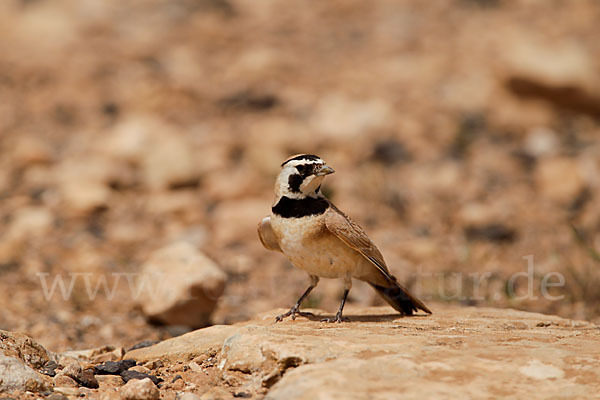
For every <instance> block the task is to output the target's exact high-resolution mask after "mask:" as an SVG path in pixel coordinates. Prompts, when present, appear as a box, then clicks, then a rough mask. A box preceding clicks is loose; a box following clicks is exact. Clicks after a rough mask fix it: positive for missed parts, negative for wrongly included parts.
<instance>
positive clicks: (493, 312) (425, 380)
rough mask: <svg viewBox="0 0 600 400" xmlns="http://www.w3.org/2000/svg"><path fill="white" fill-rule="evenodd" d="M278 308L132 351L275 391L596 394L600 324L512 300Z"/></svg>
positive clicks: (307, 395) (377, 395)
mask: <svg viewBox="0 0 600 400" xmlns="http://www.w3.org/2000/svg"><path fill="white" fill-rule="evenodd" d="M282 311H284V310H275V311H272V312H269V313H266V314H263V315H261V316H259V317H257V318H256V319H254V320H252V321H249V322H246V323H241V324H237V325H232V326H213V327H210V328H206V329H200V330H197V331H194V332H190V333H188V334H186V335H183V336H180V337H177V338H174V339H170V340H167V341H164V342H161V343H159V344H157V345H154V346H151V347H147V348H142V349H138V350H133V351H131V352H129V353H127V354H126V355H125V358H134V359H136V360H139V361H151V360H157V359H161V360H164V361H167V362H187V361H189V360H191V359H193V358H194V357H198V356H202V355H209V356H211V357H213V358H214V359H215V360H216V362H215V368H217V369H218V371H219V374H221V378H222V379H223V381H224V382H226V383H227V384H228V385H230V386H233V387H235V386H243V387H244V388H245V389H247V390H250V391H251V392H255V393H256V394H258V395H259V397H261V396H263V395H264V396H265V397H266V398H268V399H338V398H339V399H362V398H370V399H387V398H394V396H399V395H401V396H402V397H403V398H409V399H410V398H419V399H422V398H465V397H469V398H473V397H476V398H497V397H504V396H514V397H515V398H520V397H526V398H530V399H537V398H565V397H566V398H573V397H578V398H592V397H594V396H596V395H597V394H598V393H599V392H600V327H598V326H596V325H594V324H591V323H588V322H582V321H572V320H567V319H563V318H560V317H555V316H548V315H542V314H535V313H528V312H521V311H515V310H510V309H490V308H472V307H469V308H461V307H452V306H438V307H436V309H435V310H434V314H433V315H431V316H414V317H402V316H399V315H397V314H392V313H391V312H390V309H389V308H387V307H381V308H365V309H352V308H349V309H348V311H347V315H348V316H349V317H350V318H351V322H348V323H343V324H329V323H322V322H320V318H322V317H323V316H325V315H324V314H325V313H324V312H322V311H319V310H313V312H314V313H315V314H317V316H316V317H315V318H311V320H308V319H306V318H298V319H296V320H295V321H291V320H289V319H288V320H286V321H284V322H282V323H277V324H276V323H274V316H275V315H277V314H278V313H280V312H282Z"/></svg>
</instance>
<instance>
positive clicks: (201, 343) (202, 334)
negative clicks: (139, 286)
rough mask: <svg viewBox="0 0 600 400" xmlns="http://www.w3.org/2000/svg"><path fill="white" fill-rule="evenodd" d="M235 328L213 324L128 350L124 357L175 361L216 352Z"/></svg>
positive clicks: (142, 360) (146, 360) (140, 359)
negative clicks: (140, 347) (152, 344)
mask: <svg viewBox="0 0 600 400" xmlns="http://www.w3.org/2000/svg"><path fill="white" fill-rule="evenodd" d="M237 330H238V328H237V327H236V326H230V325H215V326H211V327H208V328H204V329H199V330H197V331H193V332H190V333H186V334H185V335H181V336H178V337H176V338H173V339H169V340H165V341H162V342H160V343H158V344H155V345H154V346H150V347H144V348H142V349H137V350H132V351H129V352H127V354H125V357H126V358H132V359H134V360H137V361H138V362H148V361H153V360H163V361H165V362H176V361H178V360H181V359H192V358H194V357H197V356H200V355H202V354H211V353H216V352H217V351H219V350H220V349H221V347H222V346H223V341H224V340H225V339H226V338H227V337H229V336H231V335H233V334H234V332H235V331H237Z"/></svg>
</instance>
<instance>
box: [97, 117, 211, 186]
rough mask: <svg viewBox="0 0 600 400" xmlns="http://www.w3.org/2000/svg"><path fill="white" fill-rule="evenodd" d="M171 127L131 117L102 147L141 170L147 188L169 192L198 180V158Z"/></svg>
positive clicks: (183, 138) (146, 118)
mask: <svg viewBox="0 0 600 400" xmlns="http://www.w3.org/2000/svg"><path fill="white" fill-rule="evenodd" d="M190 144H191V143H190V142H189V141H188V140H187V139H186V137H184V136H183V135H182V134H181V133H180V132H177V131H175V130H174V129H173V128H172V127H171V126H169V125H167V124H165V123H164V122H162V121H160V120H157V119H156V118H152V117H150V116H132V117H129V119H127V120H124V121H123V122H121V123H120V124H119V125H117V126H116V127H115V128H114V130H113V131H112V132H111V133H110V135H109V137H108V139H107V140H106V141H105V143H104V144H103V148H104V152H105V153H106V154H107V155H110V156H111V157H114V158H117V159H120V160H124V161H128V162H131V163H134V164H136V165H139V166H141V168H142V175H143V179H144V182H145V184H146V185H147V186H148V187H150V188H152V189H168V188H169V187H171V186H175V185H181V184H188V183H190V182H195V181H197V180H198V179H199V172H200V171H199V169H198V168H197V165H196V162H195V160H196V158H197V155H196V154H195V153H194V150H193V148H192V147H191V146H190Z"/></svg>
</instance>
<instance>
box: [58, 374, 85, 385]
mask: <svg viewBox="0 0 600 400" xmlns="http://www.w3.org/2000/svg"><path fill="white" fill-rule="evenodd" d="M52 381H53V382H54V386H62V387H78V386H79V385H78V384H77V382H76V381H75V379H73V378H71V377H70V376H67V375H62V374H58V375H56V376H55V377H54V379H52Z"/></svg>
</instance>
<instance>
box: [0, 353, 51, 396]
mask: <svg viewBox="0 0 600 400" xmlns="http://www.w3.org/2000/svg"><path fill="white" fill-rule="evenodd" d="M17 390H23V391H25V390H27V391H31V392H42V391H44V390H47V387H46V382H45V381H44V377H43V376H42V375H41V374H38V373H37V372H35V371H34V370H33V369H31V368H30V367H28V366H27V365H25V364H24V363H23V361H21V360H19V359H17V358H14V357H7V356H5V355H3V354H2V353H1V352H0V392H11V391H17Z"/></svg>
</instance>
